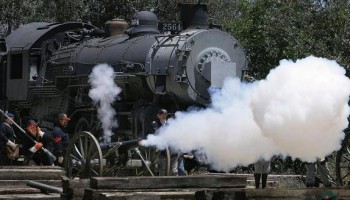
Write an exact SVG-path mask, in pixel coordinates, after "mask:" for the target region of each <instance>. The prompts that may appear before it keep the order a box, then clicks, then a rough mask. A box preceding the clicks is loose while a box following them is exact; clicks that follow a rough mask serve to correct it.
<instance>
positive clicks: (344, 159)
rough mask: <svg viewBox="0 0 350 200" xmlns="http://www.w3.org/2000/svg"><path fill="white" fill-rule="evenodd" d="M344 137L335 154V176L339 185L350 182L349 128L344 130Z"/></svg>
mask: <svg viewBox="0 0 350 200" xmlns="http://www.w3.org/2000/svg"><path fill="white" fill-rule="evenodd" d="M344 132H345V135H346V136H345V139H344V140H343V142H342V147H341V149H340V150H339V151H338V152H337V156H336V176H337V182H338V183H339V184H340V185H349V184H350V129H346V130H345V131H344Z"/></svg>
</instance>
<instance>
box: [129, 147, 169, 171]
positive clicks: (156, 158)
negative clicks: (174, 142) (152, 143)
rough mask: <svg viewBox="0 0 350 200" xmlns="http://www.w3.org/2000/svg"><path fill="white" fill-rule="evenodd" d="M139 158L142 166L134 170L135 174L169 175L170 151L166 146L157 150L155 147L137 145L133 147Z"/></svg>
mask: <svg viewBox="0 0 350 200" xmlns="http://www.w3.org/2000/svg"><path fill="white" fill-rule="evenodd" d="M135 151H136V154H138V155H141V156H142V158H141V156H139V157H140V158H141V159H143V160H144V162H142V163H143V164H142V168H140V169H138V170H137V171H136V175H137V176H169V175H170V151H169V149H168V148H166V149H165V150H159V149H157V148H155V147H142V146H141V147H139V148H137V149H135Z"/></svg>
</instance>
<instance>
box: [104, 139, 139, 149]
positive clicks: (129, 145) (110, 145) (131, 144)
mask: <svg viewBox="0 0 350 200" xmlns="http://www.w3.org/2000/svg"><path fill="white" fill-rule="evenodd" d="M140 141H142V139H137V140H128V141H123V142H112V143H108V144H100V147H101V149H102V150H106V149H111V148H113V147H119V148H123V149H124V148H125V149H131V148H135V147H138V146H140Z"/></svg>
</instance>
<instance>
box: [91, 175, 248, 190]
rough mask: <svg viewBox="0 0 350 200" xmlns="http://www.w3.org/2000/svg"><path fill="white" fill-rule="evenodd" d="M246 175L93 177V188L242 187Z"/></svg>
mask: <svg viewBox="0 0 350 200" xmlns="http://www.w3.org/2000/svg"><path fill="white" fill-rule="evenodd" d="M246 180H247V178H246V177H233V176H156V177H145V176H144V177H94V178H91V180H90V187H91V188H93V189H142V188H145V189H147V188H149V189H156V188H244V187H245V186H246Z"/></svg>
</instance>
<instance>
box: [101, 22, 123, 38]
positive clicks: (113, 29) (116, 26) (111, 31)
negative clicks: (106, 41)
mask: <svg viewBox="0 0 350 200" xmlns="http://www.w3.org/2000/svg"><path fill="white" fill-rule="evenodd" d="M127 28H128V23H127V22H126V21H125V20H124V19H119V18H117V19H112V20H111V21H107V22H106V23H105V30H106V36H107V37H108V36H115V35H122V34H123V33H124V32H125V31H126V30H127Z"/></svg>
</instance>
